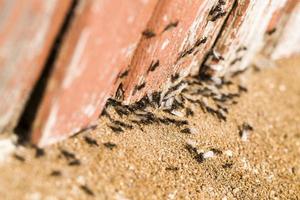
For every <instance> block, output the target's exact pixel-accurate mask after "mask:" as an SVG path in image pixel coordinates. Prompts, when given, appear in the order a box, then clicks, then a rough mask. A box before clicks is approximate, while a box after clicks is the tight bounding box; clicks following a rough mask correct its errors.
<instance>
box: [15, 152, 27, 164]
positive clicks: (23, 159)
mask: <svg viewBox="0 0 300 200" xmlns="http://www.w3.org/2000/svg"><path fill="white" fill-rule="evenodd" d="M13 156H14V158H15V159H17V160H18V161H20V162H25V158H24V157H23V156H20V155H18V154H14V155H13Z"/></svg>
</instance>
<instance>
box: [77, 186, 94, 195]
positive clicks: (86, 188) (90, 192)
mask: <svg viewBox="0 0 300 200" xmlns="http://www.w3.org/2000/svg"><path fill="white" fill-rule="evenodd" d="M80 188H81V189H82V190H83V191H84V192H85V193H86V194H87V195H89V196H95V194H94V192H93V191H92V190H91V189H90V188H89V187H88V186H86V185H81V186H80Z"/></svg>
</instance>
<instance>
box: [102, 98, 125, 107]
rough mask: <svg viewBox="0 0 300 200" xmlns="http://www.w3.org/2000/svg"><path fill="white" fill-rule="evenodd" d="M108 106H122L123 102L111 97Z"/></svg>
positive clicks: (107, 102)
mask: <svg viewBox="0 0 300 200" xmlns="http://www.w3.org/2000/svg"><path fill="white" fill-rule="evenodd" d="M108 106H113V107H115V106H121V103H120V102H119V101H116V100H115V99H112V98H109V99H107V101H106V105H105V107H108Z"/></svg>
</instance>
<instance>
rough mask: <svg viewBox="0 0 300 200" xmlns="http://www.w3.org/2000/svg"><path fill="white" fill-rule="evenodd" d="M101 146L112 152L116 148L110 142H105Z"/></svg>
mask: <svg viewBox="0 0 300 200" xmlns="http://www.w3.org/2000/svg"><path fill="white" fill-rule="evenodd" d="M103 145H104V146H105V147H106V148H108V149H110V150H112V149H113V148H116V147H117V145H116V144H115V143H112V142H105V143H103Z"/></svg>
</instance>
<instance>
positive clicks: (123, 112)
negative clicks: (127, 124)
mask: <svg viewBox="0 0 300 200" xmlns="http://www.w3.org/2000/svg"><path fill="white" fill-rule="evenodd" d="M115 111H116V113H117V114H118V115H119V116H120V117H123V115H125V116H126V115H129V112H128V111H127V109H125V108H124V107H121V106H120V107H115ZM112 120H113V119H112V118H110V121H112Z"/></svg>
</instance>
